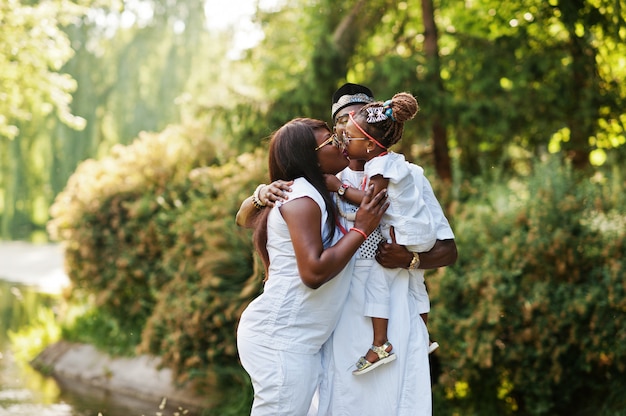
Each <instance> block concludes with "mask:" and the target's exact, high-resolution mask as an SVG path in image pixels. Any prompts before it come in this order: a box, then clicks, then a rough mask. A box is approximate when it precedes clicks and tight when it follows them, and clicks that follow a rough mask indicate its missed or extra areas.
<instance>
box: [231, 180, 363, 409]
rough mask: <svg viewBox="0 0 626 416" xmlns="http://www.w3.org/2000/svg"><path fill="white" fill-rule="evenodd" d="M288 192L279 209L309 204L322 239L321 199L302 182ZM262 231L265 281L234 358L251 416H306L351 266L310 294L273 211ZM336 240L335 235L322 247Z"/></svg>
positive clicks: (242, 329)
mask: <svg viewBox="0 0 626 416" xmlns="http://www.w3.org/2000/svg"><path fill="white" fill-rule="evenodd" d="M292 189H293V191H292V193H291V194H290V195H289V199H288V200H287V201H286V202H285V203H284V204H288V203H289V202H291V201H294V200H296V199H298V198H301V197H309V198H312V199H313V200H314V201H315V202H316V203H317V204H318V205H319V207H320V210H321V212H322V220H321V224H320V225H321V229H322V237H327V236H328V234H329V232H330V229H329V227H328V226H327V224H326V219H327V217H328V214H327V212H326V207H325V205H324V200H323V198H322V196H321V195H320V194H319V193H318V192H317V190H315V188H314V187H313V186H312V185H311V184H310V183H309V182H307V181H306V180H304V179H302V178H299V179H296V180H295V182H294V184H293V186H292ZM267 229H268V239H267V249H268V254H269V257H270V267H269V273H268V280H267V282H266V283H265V287H264V290H263V293H262V294H261V295H260V296H258V297H257V298H256V299H255V300H253V301H252V302H251V303H250V305H248V307H247V308H246V310H245V311H244V312H243V314H242V316H241V320H240V322H239V326H238V329H237V346H238V350H239V356H240V359H241V362H242V365H243V367H244V368H245V369H246V371H247V372H248V374H249V375H250V378H251V380H252V384H253V387H254V392H255V398H254V403H253V408H252V414H254V415H282V414H285V415H293V414H306V411H307V409H308V408H309V405H310V403H311V399H312V397H313V393H314V391H315V389H316V387H317V385H318V384H319V380H320V377H321V373H322V361H321V347H322V345H323V344H324V342H326V341H327V340H328V338H329V337H330V335H331V333H332V331H333V329H334V328H335V326H336V323H337V321H338V319H339V316H340V313H341V310H342V305H343V304H344V303H345V300H346V297H347V294H348V290H349V285H350V276H351V275H352V273H353V268H352V264H353V262H350V263H349V264H348V265H347V266H346V267H345V268H344V270H343V271H342V272H340V273H339V274H338V275H337V276H336V277H335V278H333V279H332V280H330V281H329V282H327V283H325V284H324V285H322V286H321V287H320V288H318V289H311V288H309V287H307V286H305V285H304V284H303V283H302V280H301V278H300V275H299V273H298V266H297V262H296V257H295V254H294V248H293V244H292V242H291V237H290V234H289V229H288V228H287V224H286V223H285V221H284V219H283V217H282V215H281V214H280V210H279V209H278V206H277V207H275V208H272V211H271V212H270V214H269V217H268V225H267ZM339 238H341V233H340V232H338V231H336V232H335V237H334V239H333V241H330V242H329V244H327V245H326V246H330V245H332V244H334V243H335V242H336V241H337V240H338V239H339ZM324 240H325V239H324V238H323V241H324Z"/></svg>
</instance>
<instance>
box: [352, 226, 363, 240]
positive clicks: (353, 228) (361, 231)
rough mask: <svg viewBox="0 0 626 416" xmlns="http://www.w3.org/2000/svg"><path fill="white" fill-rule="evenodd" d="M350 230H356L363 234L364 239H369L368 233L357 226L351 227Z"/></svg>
mask: <svg viewBox="0 0 626 416" xmlns="http://www.w3.org/2000/svg"><path fill="white" fill-rule="evenodd" d="M350 231H356V232H357V233H359V234H361V235H362V236H363V239H365V240H367V234H365V231H363V230H359V229H358V228H355V227H352V228H350Z"/></svg>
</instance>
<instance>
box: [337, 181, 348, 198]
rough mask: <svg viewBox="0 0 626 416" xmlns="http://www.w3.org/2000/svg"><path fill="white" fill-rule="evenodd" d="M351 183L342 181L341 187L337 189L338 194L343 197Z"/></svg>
mask: <svg viewBox="0 0 626 416" xmlns="http://www.w3.org/2000/svg"><path fill="white" fill-rule="evenodd" d="M349 187H350V185H348V184H345V183H342V184H341V186H340V187H339V189H337V195H339V196H341V197H343V196H344V195H345V194H346V189H348V188H349Z"/></svg>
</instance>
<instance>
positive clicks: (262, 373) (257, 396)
mask: <svg viewBox="0 0 626 416" xmlns="http://www.w3.org/2000/svg"><path fill="white" fill-rule="evenodd" d="M237 348H238V349H239V358H240V360H241V364H242V366H243V368H244V369H245V370H246V371H247V372H248V374H249V375H250V379H251V380H252V387H253V388H254V402H253V403H252V410H251V412H250V414H251V415H254V416H260V415H271V416H279V415H285V416H304V415H306V414H307V411H308V410H309V407H310V405H311V400H312V398H313V394H314V393H315V389H316V388H317V385H318V384H319V381H320V377H321V372H322V362H321V360H322V359H321V353H320V352H318V353H316V354H298V353H292V352H287V351H279V350H275V349H272V348H268V347H266V346H262V345H259V344H255V343H253V342H250V341H248V340H247V339H246V338H245V337H238V338H237Z"/></svg>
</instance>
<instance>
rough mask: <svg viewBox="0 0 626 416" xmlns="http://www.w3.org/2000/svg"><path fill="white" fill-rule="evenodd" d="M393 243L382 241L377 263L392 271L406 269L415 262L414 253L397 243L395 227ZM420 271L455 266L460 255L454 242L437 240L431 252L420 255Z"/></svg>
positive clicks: (377, 253) (392, 231)
mask: <svg viewBox="0 0 626 416" xmlns="http://www.w3.org/2000/svg"><path fill="white" fill-rule="evenodd" d="M390 234H391V243H388V242H386V241H381V242H380V243H379V244H378V251H377V252H376V261H377V262H378V263H380V265H381V266H383V267H387V268H390V269H394V268H402V269H406V268H407V267H409V264H411V260H413V253H411V252H410V251H409V250H407V249H406V247H404V246H401V245H399V244H398V243H396V234H395V232H394V230H393V227H392V228H391V230H390ZM419 255H420V267H419V268H420V269H437V268H439V267H445V266H450V265H452V264H454V262H455V261H456V259H457V256H458V253H457V249H456V243H455V242H454V240H452V239H450V240H437V241H436V242H435V245H434V246H433V248H431V249H430V251H426V252H423V253H419Z"/></svg>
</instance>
